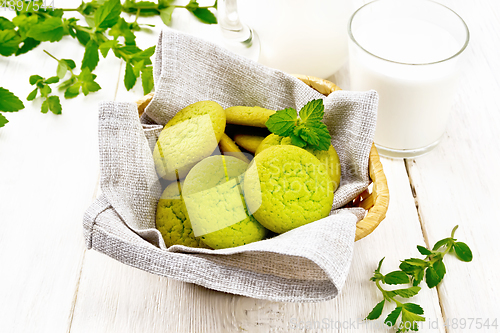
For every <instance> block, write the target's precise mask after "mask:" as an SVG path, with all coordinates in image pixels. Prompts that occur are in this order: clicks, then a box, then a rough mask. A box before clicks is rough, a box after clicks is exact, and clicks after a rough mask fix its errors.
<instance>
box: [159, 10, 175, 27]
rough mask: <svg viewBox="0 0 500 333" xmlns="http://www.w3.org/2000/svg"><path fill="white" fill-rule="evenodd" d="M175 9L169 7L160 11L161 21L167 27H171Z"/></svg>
mask: <svg viewBox="0 0 500 333" xmlns="http://www.w3.org/2000/svg"><path fill="white" fill-rule="evenodd" d="M174 9H175V7H174V6H171V7H167V8H165V9H162V10H160V17H161V20H162V21H163V23H164V24H165V25H169V24H170V22H172V13H173V12H174Z"/></svg>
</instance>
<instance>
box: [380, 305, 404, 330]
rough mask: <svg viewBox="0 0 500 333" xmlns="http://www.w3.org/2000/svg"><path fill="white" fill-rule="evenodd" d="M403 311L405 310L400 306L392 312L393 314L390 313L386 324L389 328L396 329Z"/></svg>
mask: <svg viewBox="0 0 500 333" xmlns="http://www.w3.org/2000/svg"><path fill="white" fill-rule="evenodd" d="M402 310H403V308H402V307H400V306H398V307H396V308H395V309H394V310H392V312H391V313H389V315H388V316H387V318H385V320H384V323H385V324H386V325H387V326H390V327H394V326H395V325H396V320H398V318H399V315H400V314H401V311H402Z"/></svg>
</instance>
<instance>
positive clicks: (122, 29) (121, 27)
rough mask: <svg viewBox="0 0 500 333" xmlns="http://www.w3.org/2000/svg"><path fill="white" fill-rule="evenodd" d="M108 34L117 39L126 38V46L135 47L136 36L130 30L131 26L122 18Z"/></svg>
mask: <svg viewBox="0 0 500 333" xmlns="http://www.w3.org/2000/svg"><path fill="white" fill-rule="evenodd" d="M108 34H109V35H110V36H113V37H114V38H115V39H118V37H124V38H125V44H127V45H135V35H134V33H133V32H132V30H131V29H130V25H129V24H128V23H127V22H126V21H125V20H124V19H123V18H122V17H120V18H119V20H118V22H117V23H116V24H115V25H114V26H113V27H112V28H111V29H110V30H109V31H108Z"/></svg>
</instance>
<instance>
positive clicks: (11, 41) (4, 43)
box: [0, 30, 22, 57]
mask: <svg viewBox="0 0 500 333" xmlns="http://www.w3.org/2000/svg"><path fill="white" fill-rule="evenodd" d="M21 42H22V38H21V37H20V36H19V35H18V34H17V32H16V31H14V30H2V31H0V54H1V55H3V56H5V57H8V56H10V55H12V54H15V53H16V52H17V50H18V49H19V43H21Z"/></svg>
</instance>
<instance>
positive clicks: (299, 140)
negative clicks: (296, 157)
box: [289, 133, 307, 148]
mask: <svg viewBox="0 0 500 333" xmlns="http://www.w3.org/2000/svg"><path fill="white" fill-rule="evenodd" d="M289 136H290V138H291V139H292V141H291V143H292V145H294V146H297V147H300V148H304V147H305V146H307V142H305V141H304V140H303V139H302V138H301V137H300V136H298V135H295V134H294V133H292V134H290V135H289Z"/></svg>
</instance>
